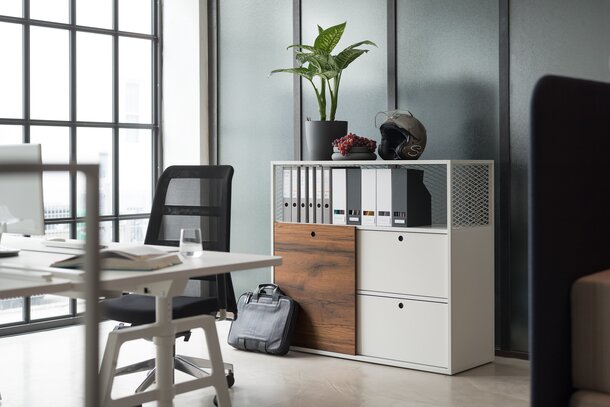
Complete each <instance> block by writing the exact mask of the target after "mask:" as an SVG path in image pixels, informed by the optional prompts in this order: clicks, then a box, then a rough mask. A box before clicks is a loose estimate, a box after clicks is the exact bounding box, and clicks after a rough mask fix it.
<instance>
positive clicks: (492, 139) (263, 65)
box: [218, 0, 610, 355]
mask: <svg viewBox="0 0 610 407" xmlns="http://www.w3.org/2000/svg"><path fill="white" fill-rule="evenodd" d="M389 1H390V2H391V0H389ZM218 3H219V30H218V34H219V43H218V45H219V47H218V48H219V65H218V66H219V81H218V84H219V103H218V145H219V162H220V163H223V164H232V165H234V166H235V168H236V174H235V184H234V206H233V231H232V233H233V236H232V248H233V250H236V251H250V252H257V253H269V251H270V238H271V230H270V219H269V217H270V209H269V205H270V200H269V198H270V194H269V188H270V185H269V161H271V160H288V159H294V158H298V157H297V156H298V153H294V152H293V150H294V146H295V143H294V141H293V134H294V133H293V120H292V119H293V105H294V103H295V99H294V97H293V92H292V78H291V77H290V76H289V75H286V76H279V75H278V76H274V77H272V78H270V79H268V78H267V74H268V72H269V71H270V70H271V69H274V68H280V67H288V66H291V64H292V56H291V53H290V52H288V51H286V50H285V49H286V46H287V45H289V44H291V43H293V34H292V28H293V14H292V6H293V2H289V1H286V0H250V1H239V0H222V1H218ZM300 3H301V14H302V15H301V23H302V31H301V35H302V42H303V43H308V42H311V41H312V39H313V38H314V36H315V30H314V29H315V24H320V25H322V26H324V27H326V26H329V25H332V24H336V23H339V22H342V21H347V22H348V24H347V31H346V33H345V38H344V41H342V42H341V44H340V45H339V47H342V46H345V45H348V44H351V43H352V42H355V41H358V40H361V39H370V40H373V41H375V42H376V43H377V44H378V45H379V48H373V49H372V50H371V52H369V53H368V54H367V55H364V56H362V57H361V58H360V59H359V60H357V61H356V62H354V65H353V66H350V67H349V68H348V70H347V71H346V73H345V77H344V78H345V79H344V81H343V82H342V85H341V96H340V101H339V110H338V115H337V118H338V119H345V120H348V121H349V123H350V125H349V129H350V131H354V132H356V133H359V134H362V135H365V136H368V137H373V138H376V139H377V140H379V130H378V129H376V128H375V127H374V126H373V118H374V115H375V114H376V113H377V112H378V111H380V110H386V109H387V108H388V104H387V95H388V87H387V82H386V81H387V79H388V78H387V62H386V61H387V53H388V49H387V47H388V41H387V30H388V24H387V18H388V11H387V4H388V3H387V2H385V1H370V0H368V1H367V0H355V1H349V0H334V1H332V2H328V1H323V0H302V1H301V2H300ZM609 21H610V3H609V2H607V1H604V0H595V1H594V0H586V1H582V2H573V1H569V0H536V1H531V0H498V1H488V0H464V1H459V2H457V1H451V0H436V1H430V0H396V23H397V30H396V37H395V38H396V59H397V66H396V72H397V75H396V78H395V79H396V85H397V89H396V91H397V104H398V107H399V108H400V109H408V110H410V111H411V112H412V113H413V114H414V115H415V116H416V117H418V118H419V119H420V120H421V121H422V122H423V123H424V125H425V126H426V127H427V130H428V146H427V147H426V150H425V152H424V155H423V157H422V158H424V159H494V160H495V162H496V228H497V230H496V245H497V246H496V258H497V259H499V262H498V263H497V264H496V300H497V302H496V344H497V345H498V347H499V348H500V349H501V350H503V351H507V352H509V353H510V352H512V353H514V354H519V353H522V354H524V355H526V354H527V352H528V329H527V323H528V318H527V311H528V297H527V295H528V286H527V160H528V153H529V142H528V140H529V119H530V118H529V103H530V97H531V93H532V90H533V86H534V84H535V82H536V81H537V80H538V78H540V77H541V76H543V75H544V74H547V73H555V74H562V75H568V76H578V77H583V78H590V79H597V80H605V81H609V80H610V72H609V67H608V64H609V61H608V57H609V54H610V41H609V39H610V23H608V22H609ZM504 29H507V31H504ZM502 55H505V56H506V58H505V59H502ZM499 61H503V62H504V63H503V64H502V65H500V62H499ZM503 81H504V82H503ZM503 83H506V84H507V85H506V87H503V85H502V84H503ZM302 96H303V107H302V118H303V120H304V119H305V117H307V116H311V117H312V118H314V119H315V118H316V117H317V109H316V105H315V103H314V100H313V95H312V92H311V90H310V89H309V85H308V84H304V86H303V91H302ZM578 141H579V142H582V143H583V147H582V149H583V152H584V154H583V155H582V156H583V157H584V158H585V159H586V140H578ZM580 157H581V156H578V158H580ZM566 158H573V157H566ZM574 158H576V157H574ZM500 159H502V162H499V160H500ZM509 160H510V161H509ZM503 163H506V166H505V167H502V166H501V165H500V164H503ZM252 179H255V180H256V181H255V182H252ZM500 181H502V182H500ZM504 186H506V188H505V189H501V187H502V188H504ZM499 197H502V198H503V199H499ZM501 213H502V214H504V215H506V216H504V215H503V217H502V219H499V216H500V214H501ZM500 225H502V226H504V227H503V228H501V230H500ZM499 232H500V233H501V237H502V238H501V239H499V238H498V233H499ZM566 232H568V231H566ZM504 239H506V240H504ZM269 278H270V274H269V271H268V270H261V271H260V272H259V273H258V274H256V273H255V274H251V275H249V277H247V276H246V275H245V274H244V275H243V277H242V276H238V278H237V279H236V280H237V281H236V286H237V287H236V291H237V292H238V294H239V293H240V292H242V291H245V290H247V289H251V288H252V286H253V284H256V283H258V282H263V281H268V279H269Z"/></svg>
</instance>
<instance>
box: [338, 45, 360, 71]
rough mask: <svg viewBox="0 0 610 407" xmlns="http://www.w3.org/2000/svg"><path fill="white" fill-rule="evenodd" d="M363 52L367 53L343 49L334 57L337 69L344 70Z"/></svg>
mask: <svg viewBox="0 0 610 407" xmlns="http://www.w3.org/2000/svg"><path fill="white" fill-rule="evenodd" d="M365 52H369V51H368V50H366V49H345V50H343V51H341V52H340V53H339V54H338V55H336V56H335V57H334V60H335V62H336V63H337V66H338V68H339V69H345V68H347V66H348V65H349V64H351V63H352V62H354V60H355V59H356V58H358V57H359V56H360V55H362V54H364V53H365Z"/></svg>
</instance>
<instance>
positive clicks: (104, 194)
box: [76, 127, 113, 216]
mask: <svg viewBox="0 0 610 407" xmlns="http://www.w3.org/2000/svg"><path fill="white" fill-rule="evenodd" d="M76 136H77V140H76V162H77V163H78V164H99V165H100V215H112V168H113V164H112V163H113V159H112V129H101V128H84V127H79V128H78V130H77V133H76ZM85 186H86V182H85V177H84V175H83V174H81V173H78V175H77V182H76V208H77V209H76V213H77V216H85V208H86V201H85V199H86V189H85Z"/></svg>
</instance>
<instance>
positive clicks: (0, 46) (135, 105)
mask: <svg viewBox="0 0 610 407" xmlns="http://www.w3.org/2000/svg"><path fill="white" fill-rule="evenodd" d="M158 3H159V2H158V0H132V1H119V0H52V1H50V0H3V1H1V2H0V38H1V41H0V55H2V56H3V63H2V64H0V144H18V143H37V144H41V145H42V153H43V162H44V163H63V164H66V163H77V164H78V163H98V164H99V165H100V215H101V222H100V234H101V235H100V239H101V240H102V241H124V242H143V241H144V235H145V232H146V226H147V223H148V214H149V211H150V206H151V203H152V194H153V190H154V183H155V180H156V179H157V168H158V167H157V163H158V161H159V160H158V150H159V113H158V111H159V100H160V97H159V95H158V92H157V89H160V86H158V85H159V82H160V72H159V66H160V61H159V58H160V55H159V23H158V20H159V5H158ZM156 85H157V86H156ZM119 180H120V182H119ZM43 188H44V215H45V224H46V226H45V232H46V234H47V236H53V237H62V238H77V239H84V238H85V231H84V216H85V185H84V179H82V178H81V177H80V176H78V175H77V174H68V173H65V174H62V173H53V174H50V173H49V174H44V176H43ZM82 306H83V304H82V303H80V302H78V303H77V301H75V300H68V299H66V298H63V297H56V296H51V295H43V296H36V297H31V298H29V297H28V298H17V299H10V300H0V335H3V334H11V333H16V332H20V331H25V330H31V329H37V328H47V327H51V326H57V325H61V324H66V323H72V322H73V321H74V320H75V317H76V316H77V315H78V313H79V312H82Z"/></svg>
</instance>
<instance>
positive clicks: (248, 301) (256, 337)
mask: <svg viewBox="0 0 610 407" xmlns="http://www.w3.org/2000/svg"><path fill="white" fill-rule="evenodd" d="M298 311H299V306H298V304H297V303H296V302H295V301H294V300H293V299H292V298H290V297H288V296H286V295H284V294H283V293H282V291H281V290H280V288H279V287H278V286H277V285H275V284H261V285H259V286H258V288H257V289H256V291H254V292H247V293H244V294H242V295H241V296H240V297H239V300H238V301H237V319H235V321H233V322H232V323H231V329H230V330H229V337H228V339H227V342H228V343H229V345H231V346H233V347H234V348H237V349H242V350H249V351H254V352H262V353H268V354H272V355H285V354H286V353H287V352H288V350H289V348H290V340H291V338H292V333H293V332H294V327H295V325H296V320H297V315H298Z"/></svg>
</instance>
